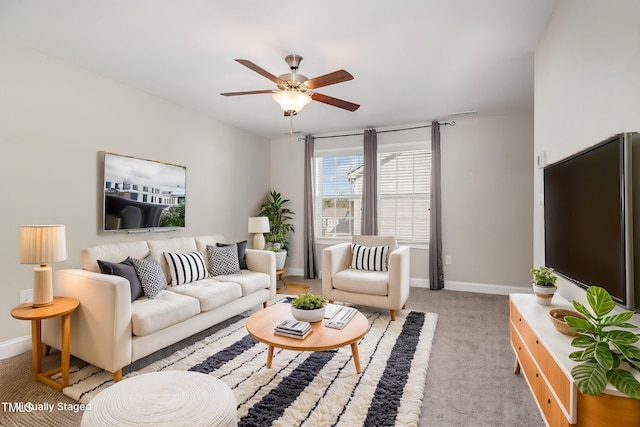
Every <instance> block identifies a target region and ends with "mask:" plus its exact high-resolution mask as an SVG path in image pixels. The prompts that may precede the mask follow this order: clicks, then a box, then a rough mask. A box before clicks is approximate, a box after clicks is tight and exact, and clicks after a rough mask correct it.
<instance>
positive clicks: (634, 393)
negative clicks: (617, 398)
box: [607, 369, 640, 399]
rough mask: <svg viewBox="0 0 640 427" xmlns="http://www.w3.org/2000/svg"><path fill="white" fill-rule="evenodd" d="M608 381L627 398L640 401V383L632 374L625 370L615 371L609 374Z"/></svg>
mask: <svg viewBox="0 0 640 427" xmlns="http://www.w3.org/2000/svg"><path fill="white" fill-rule="evenodd" d="M607 379H608V380H609V382H610V383H611V384H613V386H614V387H615V388H617V389H618V390H620V391H621V392H623V393H624V394H626V395H627V396H629V397H633V398H634V399H640V382H638V380H637V379H635V378H634V377H633V375H632V374H631V372H629V371H625V370H624V369H614V370H612V371H609V372H608V373H607Z"/></svg>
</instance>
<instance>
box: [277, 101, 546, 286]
mask: <svg viewBox="0 0 640 427" xmlns="http://www.w3.org/2000/svg"><path fill="white" fill-rule="evenodd" d="M400 127H402V126H398V128H400ZM379 130H381V129H379ZM412 132H413V134H411V135H409V136H407V135H406V134H403V135H402V137H401V136H400V135H401V133H400V132H398V133H396V134H381V136H380V137H381V138H387V139H389V138H393V137H389V136H388V135H396V137H397V138H398V142H402V141H403V140H404V141H406V140H407V138H408V140H411V141H413V140H419V139H423V140H430V139H431V131H430V129H428V128H427V129H422V130H417V131H412ZM346 133H351V132H346ZM382 135H384V136H382ZM441 140H442V198H443V201H442V204H443V206H442V216H443V227H442V233H443V250H444V252H443V254H446V255H451V257H452V260H453V263H452V264H451V265H445V280H446V286H445V287H446V288H449V289H462V290H478V291H486V292H498V293H507V292H509V291H513V288H514V287H515V288H517V289H519V287H527V286H528V284H529V269H530V268H531V262H532V258H533V244H532V236H531V233H532V223H533V218H532V209H533V207H532V200H533V182H532V180H533V163H532V157H533V117H532V114H531V113H525V114H513V115H508V116H499V117H484V118H480V117H478V118H467V119H463V120H459V121H458V124H457V125H456V126H454V127H451V126H443V127H441ZM320 141H325V140H320ZM320 141H316V145H318V144H321V143H322V142H320ZM334 141H336V140H334ZM337 141H341V142H342V141H344V139H339V140H337ZM303 156H304V142H303V141H301V140H300V141H299V140H297V138H294V142H293V143H290V142H289V138H288V137H283V138H280V139H274V140H272V141H271V170H272V174H271V186H272V188H274V189H276V190H278V191H280V192H281V193H283V195H285V196H286V197H287V198H289V199H291V200H292V205H291V207H292V209H293V210H294V211H295V212H296V213H297V215H296V220H295V223H294V225H295V227H296V233H294V234H293V235H292V238H291V252H292V253H291V255H290V257H289V258H288V260H287V268H289V269H290V270H293V271H296V272H301V271H302V269H303V266H304V263H303V257H302V248H303V233H302V227H303V216H302V215H303V204H302V201H303V197H304V188H303V184H304V181H303V164H302V159H303ZM324 247H326V245H317V255H318V258H319V268H321V262H320V261H321V258H322V255H321V253H322V249H323V248H324ZM299 274H301V273H299ZM428 276H429V271H428V250H426V249H416V248H413V249H412V250H411V278H412V283H413V284H414V285H416V286H428V282H427V280H428Z"/></svg>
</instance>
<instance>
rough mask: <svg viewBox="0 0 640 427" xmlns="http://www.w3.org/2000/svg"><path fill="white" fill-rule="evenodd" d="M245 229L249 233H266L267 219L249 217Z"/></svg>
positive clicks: (264, 217)
mask: <svg viewBox="0 0 640 427" xmlns="http://www.w3.org/2000/svg"><path fill="white" fill-rule="evenodd" d="M247 228H248V229H249V233H268V232H269V218H267V217H266V216H254V217H250V218H249V223H248V227H247Z"/></svg>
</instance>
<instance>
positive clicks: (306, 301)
mask: <svg viewBox="0 0 640 427" xmlns="http://www.w3.org/2000/svg"><path fill="white" fill-rule="evenodd" d="M326 305H327V300H326V299H324V297H322V296H321V295H311V294H301V295H298V296H297V297H296V298H295V299H294V300H293V301H292V302H291V313H292V314H293V317H295V319H296V320H300V321H302V322H318V321H320V320H322V319H323V318H324V310H325V306H326Z"/></svg>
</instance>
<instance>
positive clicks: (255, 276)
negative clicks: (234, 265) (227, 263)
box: [214, 270, 271, 297]
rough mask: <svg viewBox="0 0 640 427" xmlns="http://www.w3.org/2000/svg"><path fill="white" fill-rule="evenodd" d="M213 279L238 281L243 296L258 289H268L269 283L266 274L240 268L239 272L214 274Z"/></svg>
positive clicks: (269, 279)
mask: <svg viewBox="0 0 640 427" xmlns="http://www.w3.org/2000/svg"><path fill="white" fill-rule="evenodd" d="M214 279H215V280H219V281H221V282H235V283H238V284H239V285H240V286H241V287H242V296H243V297H244V296H247V295H249V294H252V293H254V292H256V291H259V290H260V289H268V288H269V285H270V284H271V278H270V277H269V275H268V274H266V273H259V272H257V271H250V270H241V271H240V274H229V275H220V276H215V277H214Z"/></svg>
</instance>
